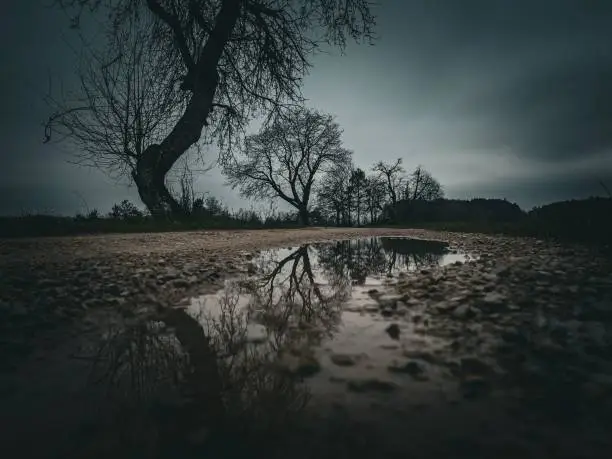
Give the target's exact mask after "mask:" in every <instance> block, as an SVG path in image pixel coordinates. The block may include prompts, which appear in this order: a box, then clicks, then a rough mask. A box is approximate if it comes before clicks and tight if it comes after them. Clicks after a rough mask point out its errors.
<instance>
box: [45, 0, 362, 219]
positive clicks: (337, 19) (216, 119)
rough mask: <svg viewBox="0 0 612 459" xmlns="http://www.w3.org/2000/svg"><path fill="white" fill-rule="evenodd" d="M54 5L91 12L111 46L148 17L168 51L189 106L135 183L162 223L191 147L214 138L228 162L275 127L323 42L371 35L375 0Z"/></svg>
mask: <svg viewBox="0 0 612 459" xmlns="http://www.w3.org/2000/svg"><path fill="white" fill-rule="evenodd" d="M57 2H58V3H59V4H60V6H62V7H63V8H65V9H66V10H67V11H70V12H72V14H74V16H73V21H72V23H73V25H75V26H76V25H78V24H79V18H80V17H81V15H82V14H83V13H84V12H89V11H91V12H93V13H94V14H99V15H100V18H102V20H103V21H106V24H107V26H108V27H107V29H108V30H107V32H108V35H109V37H110V38H109V42H108V46H109V47H110V48H112V47H113V46H115V42H116V37H117V36H118V34H120V33H122V31H124V30H125V29H129V28H130V27H131V24H132V23H133V22H134V21H137V20H141V18H143V17H146V18H150V19H151V21H152V26H151V27H150V33H151V38H150V40H149V41H148V44H149V45H150V46H151V48H153V49H157V50H159V52H161V53H162V54H163V55H164V57H165V61H164V62H165V64H166V66H167V72H168V73H167V74H165V78H166V79H168V80H170V81H176V82H177V83H179V82H180V84H176V85H174V86H173V91H174V92H176V93H178V94H180V95H182V96H183V97H184V98H185V105H184V107H183V108H182V109H181V110H179V112H178V117H177V119H176V122H174V123H173V126H172V129H170V130H169V132H168V133H167V135H165V136H164V137H163V138H162V139H159V140H158V141H155V142H153V143H151V144H149V145H147V146H146V148H145V149H144V151H143V152H142V154H141V155H140V156H139V157H138V158H137V159H136V161H135V162H136V164H135V168H134V173H133V178H134V181H135V182H136V185H137V186H138V190H139V193H140V196H141V198H142V200H143V202H144V203H145V205H146V206H147V207H148V208H149V210H150V211H151V214H152V215H153V216H155V217H166V216H168V215H169V214H172V213H173V211H174V210H175V209H179V208H180V206H179V205H178V203H176V201H174V199H173V198H172V196H171V194H170V193H169V192H168V190H167V188H166V185H165V183H164V178H165V176H166V174H167V173H168V171H169V170H170V169H171V168H172V166H173V165H174V163H175V162H176V161H177V160H178V159H179V158H180V157H181V156H182V155H183V154H184V153H185V152H186V151H187V150H188V149H189V148H190V147H191V146H193V145H194V144H196V143H198V142H199V141H200V140H204V141H212V140H213V139H216V140H217V142H218V146H219V148H220V152H221V158H222V159H223V158H225V157H227V156H229V155H226V153H228V152H231V151H232V145H233V144H234V141H235V140H236V136H237V135H239V134H241V133H242V132H244V128H245V127H246V126H247V124H248V122H249V120H251V119H252V118H253V117H255V116H260V115H266V116H267V121H269V120H270V119H271V117H272V116H273V115H274V114H275V112H276V111H278V110H279V109H280V108H281V107H283V106H286V105H288V104H292V103H301V102H302V101H303V97H302V95H301V83H302V78H303V77H304V75H305V74H306V72H307V71H308V69H309V68H310V66H311V62H310V58H311V56H312V55H313V53H314V52H315V51H316V50H317V49H318V48H319V47H320V46H321V45H324V44H330V45H333V46H337V47H340V48H341V49H342V48H343V47H344V46H345V45H346V42H347V39H349V38H351V39H356V40H358V39H360V38H366V39H372V38H373V26H374V17H373V15H372V12H371V2H370V1H368V0H325V1H323V0H295V1H288V0H57ZM179 97H180V96H179ZM205 127H207V129H204V128H205ZM203 130H204V132H203ZM203 134H204V136H203Z"/></svg>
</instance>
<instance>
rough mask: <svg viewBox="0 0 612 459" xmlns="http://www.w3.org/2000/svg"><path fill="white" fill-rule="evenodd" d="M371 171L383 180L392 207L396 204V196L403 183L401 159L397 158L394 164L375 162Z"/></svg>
mask: <svg viewBox="0 0 612 459" xmlns="http://www.w3.org/2000/svg"><path fill="white" fill-rule="evenodd" d="M372 170H373V171H374V172H376V173H378V176H379V177H380V178H381V179H383V180H384V182H385V185H386V187H387V194H388V196H389V200H390V201H391V204H392V205H395V204H397V200H398V195H399V193H400V189H401V187H402V184H403V182H404V180H403V174H404V172H406V171H405V169H404V168H403V167H402V158H398V159H397V160H396V161H395V162H394V163H390V164H387V163H384V162H383V161H379V162H377V163H376V164H375V165H374V167H373V168H372Z"/></svg>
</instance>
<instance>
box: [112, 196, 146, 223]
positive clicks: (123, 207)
mask: <svg viewBox="0 0 612 459" xmlns="http://www.w3.org/2000/svg"><path fill="white" fill-rule="evenodd" d="M143 216H144V214H143V213H142V211H141V210H140V209H139V208H138V207H136V206H135V205H134V204H132V203H131V202H130V201H128V200H127V199H124V200H123V201H121V203H119V204H115V205H114V206H113V208H112V210H111V211H110V214H109V217H110V218H114V219H117V220H130V219H134V218H142V217H143Z"/></svg>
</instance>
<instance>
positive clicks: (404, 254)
mask: <svg viewBox="0 0 612 459" xmlns="http://www.w3.org/2000/svg"><path fill="white" fill-rule="evenodd" d="M313 247H314V248H315V249H316V250H317V253H318V260H319V263H320V264H321V267H322V269H323V270H324V271H325V272H326V273H334V274H335V275H338V276H349V277H350V279H351V281H352V282H353V284H355V285H363V284H364V283H365V281H366V278H367V277H368V276H372V275H393V274H396V273H397V272H398V271H410V270H414V269H422V268H425V267H429V266H434V265H437V264H438V263H440V261H441V259H442V257H443V256H444V255H445V254H446V253H447V247H446V244H444V243H441V242H436V241H425V240H418V239H405V238H391V237H382V238H370V239H355V240H344V241H338V242H335V243H333V244H329V243H320V244H313Z"/></svg>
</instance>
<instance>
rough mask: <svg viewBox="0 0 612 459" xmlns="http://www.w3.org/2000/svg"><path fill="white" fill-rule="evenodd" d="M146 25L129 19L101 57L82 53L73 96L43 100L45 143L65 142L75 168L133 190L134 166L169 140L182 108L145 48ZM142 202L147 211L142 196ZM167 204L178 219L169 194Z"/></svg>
mask: <svg viewBox="0 0 612 459" xmlns="http://www.w3.org/2000/svg"><path fill="white" fill-rule="evenodd" d="M151 25H152V22H151V21H150V20H147V18H143V17H141V18H139V19H134V20H133V21H131V22H130V23H129V26H130V27H129V28H128V27H126V28H123V29H121V30H120V31H119V32H118V33H117V34H116V35H115V36H114V37H113V42H112V46H110V47H108V48H105V49H103V50H102V51H99V50H95V49H93V48H87V49H86V50H85V52H84V54H83V55H82V58H81V59H80V62H79V66H78V70H77V73H78V79H79V87H78V90H77V91H76V93H63V94H60V95H59V96H56V95H54V94H52V93H51V88H50V92H49V94H48V95H47V97H46V102H47V104H48V105H49V107H50V108H51V109H52V110H53V114H52V115H51V116H50V117H49V119H48V121H47V124H46V132H45V141H47V142H48V141H50V140H51V135H52V133H54V134H55V135H56V138H55V139H54V140H59V141H62V140H67V141H68V142H70V144H71V147H72V148H71V150H72V152H73V154H74V156H75V158H76V162H77V163H78V164H83V165H87V166H94V167H97V168H99V169H101V170H103V171H105V172H107V173H108V174H109V175H110V176H111V177H114V178H119V177H127V178H128V179H130V180H135V181H136V184H137V185H138V183H139V177H138V163H139V161H141V160H142V158H143V156H144V153H145V151H146V150H147V148H148V147H149V146H150V145H152V144H155V143H156V142H159V141H161V140H162V139H163V138H164V137H165V136H167V135H168V134H169V132H170V131H171V128H172V126H173V125H174V124H175V123H176V121H177V120H178V115H177V112H179V111H180V110H182V109H183V108H184V106H185V103H186V100H185V98H184V96H183V95H182V94H181V93H179V92H176V91H175V90H174V89H173V85H174V82H173V80H172V72H171V68H170V67H169V63H168V62H167V61H166V59H165V57H164V54H163V53H161V52H160V50H159V49H157V48H155V47H152V46H151V45H150V42H151V40H152V31H151ZM138 190H139V191H142V189H141V187H140V186H139V187H138ZM166 191H167V190H166ZM141 198H142V200H143V202H144V203H145V205H147V207H148V208H149V210H151V206H149V202H148V201H147V199H146V196H143V194H142V192H141ZM166 199H167V201H168V202H169V203H170V204H171V205H172V208H173V212H175V213H180V210H181V208H180V205H179V203H177V202H176V200H175V199H173V198H172V196H171V195H170V193H169V192H168V196H166Z"/></svg>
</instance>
